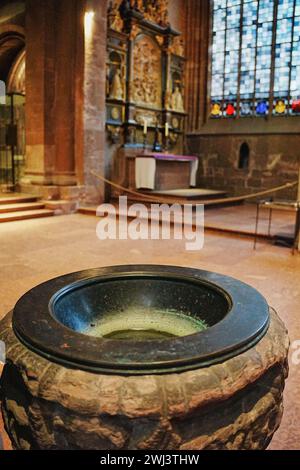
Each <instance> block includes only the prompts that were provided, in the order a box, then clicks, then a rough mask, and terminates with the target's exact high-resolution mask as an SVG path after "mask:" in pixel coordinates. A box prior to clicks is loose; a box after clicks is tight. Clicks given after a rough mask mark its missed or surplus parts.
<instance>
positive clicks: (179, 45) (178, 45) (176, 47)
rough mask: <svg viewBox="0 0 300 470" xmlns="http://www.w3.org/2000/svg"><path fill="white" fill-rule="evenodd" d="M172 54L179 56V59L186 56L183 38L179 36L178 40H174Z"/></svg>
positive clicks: (171, 48)
mask: <svg viewBox="0 0 300 470" xmlns="http://www.w3.org/2000/svg"><path fill="white" fill-rule="evenodd" d="M170 52H171V53H172V54H175V55H178V56H179V57H184V56H185V48H184V41H183V39H182V37H180V36H177V37H176V38H174V40H173V43H172V45H171V47H170Z"/></svg>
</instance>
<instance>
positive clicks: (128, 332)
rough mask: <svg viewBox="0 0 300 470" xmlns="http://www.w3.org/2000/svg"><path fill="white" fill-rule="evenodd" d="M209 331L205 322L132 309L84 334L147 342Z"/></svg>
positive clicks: (172, 313) (154, 310)
mask: <svg viewBox="0 0 300 470" xmlns="http://www.w3.org/2000/svg"><path fill="white" fill-rule="evenodd" d="M206 328H208V326H207V325H206V323H205V322H204V321H201V320H199V319H195V318H193V317H190V316H188V315H186V314H184V313H180V312H178V311H177V310H159V309H157V308H150V307H149V308H145V307H143V308H139V307H130V308H128V309H127V310H124V311H122V312H120V311H118V312H111V313H110V314H108V315H105V316H104V317H102V318H100V319H99V320H96V321H95V322H94V323H91V324H90V325H89V326H88V327H87V328H86V329H85V330H84V331H82V333H84V334H86V335H89V336H95V337H98V338H101V337H102V338H106V339H114V340H132V341H145V340H151V339H153V340H155V339H167V338H171V337H176V336H187V335H192V334H195V333H199V332H200V331H203V330H205V329H206Z"/></svg>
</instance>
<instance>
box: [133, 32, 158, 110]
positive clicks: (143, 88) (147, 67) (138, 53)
mask: <svg viewBox="0 0 300 470" xmlns="http://www.w3.org/2000/svg"><path fill="white" fill-rule="evenodd" d="M133 92H134V95H133V96H134V100H135V102H136V103H138V104H147V105H151V106H157V107H159V106H161V51H160V49H159V47H158V46H156V45H155V44H154V43H153V42H152V41H151V39H150V38H149V37H147V36H144V37H142V38H141V39H138V40H137V42H136V43H135V46H134V79H133Z"/></svg>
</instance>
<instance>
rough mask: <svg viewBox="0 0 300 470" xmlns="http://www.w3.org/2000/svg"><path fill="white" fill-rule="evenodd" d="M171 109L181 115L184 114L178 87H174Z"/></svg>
mask: <svg viewBox="0 0 300 470" xmlns="http://www.w3.org/2000/svg"><path fill="white" fill-rule="evenodd" d="M172 109H173V110H174V111H179V112H181V113H183V112H184V105H183V97H182V94H181V91H180V89H179V86H176V88H175V91H174V93H173V95H172Z"/></svg>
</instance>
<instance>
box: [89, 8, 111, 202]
mask: <svg viewBox="0 0 300 470" xmlns="http://www.w3.org/2000/svg"><path fill="white" fill-rule="evenodd" d="M106 35H107V0H86V4H85V12H84V100H83V101H84V103H83V139H84V140H83V178H84V185H85V192H86V202H88V203H95V204H97V203H99V202H101V201H103V200H104V198H105V185H104V183H103V182H101V181H99V180H98V179H97V178H95V177H94V176H93V175H92V174H91V170H93V171H95V172H96V173H98V174H100V175H104V173H105V166H106V165H105V81H106V72H105V68H106Z"/></svg>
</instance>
